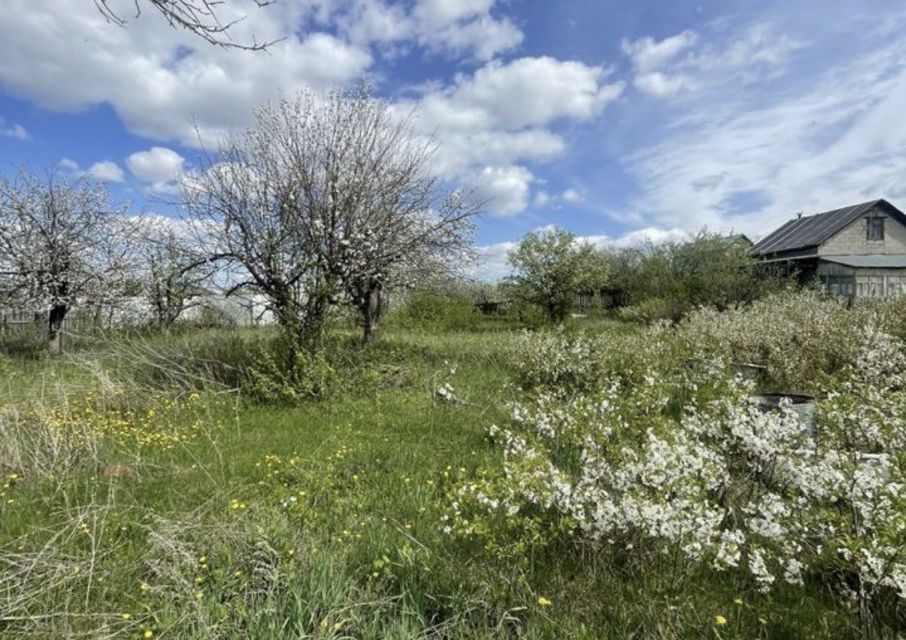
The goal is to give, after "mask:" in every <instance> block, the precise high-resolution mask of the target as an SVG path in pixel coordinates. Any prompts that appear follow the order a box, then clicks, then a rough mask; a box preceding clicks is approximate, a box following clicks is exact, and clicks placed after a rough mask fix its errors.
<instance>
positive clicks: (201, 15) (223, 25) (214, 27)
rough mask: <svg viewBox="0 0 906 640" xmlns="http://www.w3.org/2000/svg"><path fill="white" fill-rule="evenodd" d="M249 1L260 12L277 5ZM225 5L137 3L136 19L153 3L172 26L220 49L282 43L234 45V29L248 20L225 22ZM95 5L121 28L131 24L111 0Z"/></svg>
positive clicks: (182, 0)
mask: <svg viewBox="0 0 906 640" xmlns="http://www.w3.org/2000/svg"><path fill="white" fill-rule="evenodd" d="M248 1H249V2H252V3H254V4H255V6H256V8H258V9H261V8H264V7H266V6H268V5H271V4H274V3H275V2H276V0H248ZM223 3H224V0H133V4H134V7H135V17H136V18H138V17H139V16H140V15H141V13H142V7H143V6H144V5H145V4H149V5H151V6H152V7H153V8H154V9H156V10H157V11H158V12H160V14H161V15H163V16H164V18H165V19H166V21H167V22H168V23H169V24H170V26H171V27H174V28H178V29H184V30H186V31H188V32H189V33H191V34H193V35H196V36H198V37H199V38H201V39H202V40H204V41H205V42H208V43H209V44H213V45H216V46H218V47H224V48H228V49H244V50H246V51H264V50H265V49H267V48H268V47H270V46H271V45H273V44H275V43H277V42H279V40H270V41H265V42H257V40H255V39H254V38H253V39H252V42H250V43H241V42H233V41H232V39H231V38H230V33H229V32H230V29H231V28H232V27H234V26H236V24H238V23H239V22H241V21H242V20H244V19H245V18H244V17H242V18H238V19H236V20H231V21H228V22H224V21H223V20H221V18H220V15H219V14H218V8H219V7H220V5H222V4H223ZM94 4H95V6H96V7H97V9H98V11H100V13H101V15H102V16H104V18H105V19H106V20H107V21H108V22H111V23H113V24H116V25H120V26H125V25H126V23H127V22H128V19H127V18H124V17H123V16H122V13H121V12H119V11H117V10H115V9H114V8H113V7H111V6H110V5H111V0H94Z"/></svg>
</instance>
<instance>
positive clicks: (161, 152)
mask: <svg viewBox="0 0 906 640" xmlns="http://www.w3.org/2000/svg"><path fill="white" fill-rule="evenodd" d="M184 163H185V158H183V157H182V156H181V155H179V154H178V153H176V152H175V151H173V150H172V149H167V148H166V147H151V148H150V149H148V150H147V151H138V152H136V153H133V154H132V155H130V156H129V157H128V158H126V166H127V167H129V171H131V172H132V175H134V176H135V177H136V178H138V179H139V180H142V181H144V182H171V181H173V180H175V179H176V178H178V177H179V175H180V174H181V173H182V170H183V164H184Z"/></svg>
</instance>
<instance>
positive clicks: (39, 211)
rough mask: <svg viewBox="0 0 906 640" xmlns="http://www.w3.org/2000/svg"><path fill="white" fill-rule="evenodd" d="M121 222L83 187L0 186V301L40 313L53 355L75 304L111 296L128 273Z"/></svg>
mask: <svg viewBox="0 0 906 640" xmlns="http://www.w3.org/2000/svg"><path fill="white" fill-rule="evenodd" d="M122 220H123V218H122V217H121V216H119V215H117V214H116V213H115V212H114V211H112V208H111V206H110V204H109V201H108V195H107V191H106V189H105V188H104V187H102V186H101V185H98V184H95V183H92V182H90V181H88V180H85V179H81V180H77V181H74V182H73V181H68V180H66V179H62V178H60V177H58V176H54V175H50V176H49V177H48V178H47V179H41V178H39V177H37V176H35V175H33V174H31V173H28V172H27V171H25V170H23V171H21V172H20V173H19V174H18V176H16V177H15V178H12V179H6V178H3V179H0V298H2V300H4V301H5V302H6V304H14V305H20V306H28V307H32V308H34V309H35V310H41V311H46V313H47V342H48V349H49V350H50V351H51V353H59V352H60V350H61V348H62V343H61V330H62V328H63V322H64V320H65V319H66V317H67V315H68V314H69V311H70V310H71V309H72V307H73V306H74V305H76V304H77V303H102V302H109V301H110V300H112V299H114V298H116V297H117V295H118V292H119V291H120V287H119V285H121V284H122V283H123V282H124V280H125V279H126V277H127V274H128V272H129V270H128V268H127V263H128V260H127V258H128V257H129V253H130V245H129V243H128V242H126V241H125V239H126V229H125V227H124V225H123V224H122Z"/></svg>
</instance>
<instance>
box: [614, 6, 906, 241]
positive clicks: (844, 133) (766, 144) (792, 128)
mask: <svg viewBox="0 0 906 640" xmlns="http://www.w3.org/2000/svg"><path fill="white" fill-rule="evenodd" d="M904 22H906V19H904ZM762 32H763V28H759V29H757V30H756V31H755V33H756V34H758V33H762ZM750 33H752V32H750ZM865 35H866V38H865V39H864V41H863V42H864V44H863V45H862V46H861V48H857V47H854V49H853V50H851V51H849V52H848V53H847V60H846V62H843V63H841V64H839V65H836V66H831V67H829V68H827V69H826V70H824V71H818V72H816V73H814V74H813V75H801V76H800V77H799V78H798V80H797V83H796V84H794V85H791V84H789V83H786V82H784V83H782V85H781V86H778V87H777V88H776V90H775V91H769V87H771V86H772V85H766V84H765V83H764V82H762V83H760V84H758V85H753V86H752V87H751V88H748V87H746V86H744V85H736V87H737V90H736V91H733V92H730V91H726V90H724V91H722V92H719V93H718V90H717V89H715V90H714V91H706V92H704V93H703V94H702V95H701V96H700V97H699V98H698V99H696V100H691V101H689V102H687V103H684V104H682V105H677V107H676V110H675V112H674V113H672V114H671V119H672V120H673V121H674V122H678V123H681V126H676V127H674V128H673V129H672V130H670V131H669V132H667V134H666V135H664V136H662V137H661V138H660V140H659V141H658V142H657V143H655V144H653V145H651V146H649V147H647V148H644V149H642V150H640V151H637V152H635V153H633V154H631V155H630V156H629V158H628V161H627V167H628V168H629V170H630V172H631V173H632V175H633V176H634V177H635V179H636V181H637V183H638V184H640V185H644V190H643V191H641V192H640V194H639V195H638V197H637V198H636V199H635V201H633V202H632V203H631V204H630V206H629V207H627V210H626V215H625V216H623V219H624V220H625V221H627V222H630V223H632V224H639V225H652V226H656V227H660V228H670V227H680V228H683V229H687V230H690V231H695V230H698V229H701V228H702V227H706V226H707V227H708V228H710V229H712V230H715V231H730V230H735V231H738V232H743V233H746V234H749V235H750V237H758V236H760V235H763V234H764V233H766V232H769V231H770V230H772V229H773V228H774V227H775V226H776V225H778V224H780V223H781V222H783V221H784V220H786V219H788V218H789V217H791V216H792V215H793V213H794V212H796V211H802V210H804V211H807V212H815V211H821V210H826V209H831V208H836V207H840V206H844V205H847V204H852V203H855V202H860V201H864V200H868V199H872V198H877V197H886V198H889V199H891V200H892V201H893V202H894V203H895V204H897V203H898V202H899V203H900V204H906V185H904V183H903V181H902V176H903V175H906V151H904V149H906V126H903V124H902V118H901V114H902V113H903V111H904V110H906V44H904V43H903V42H902V41H901V40H900V39H899V38H898V37H895V36H891V37H888V38H886V39H885V38H882V37H880V36H879V35H878V34H872V33H871V32H868V33H866V34H865ZM775 41H776V40H775ZM780 41H781V42H783V43H785V44H782V45H779V49H780V50H783V51H785V53H781V54H777V55H780V57H783V56H785V55H788V52H789V51H790V50H791V49H790V47H791V46H793V45H791V44H790V43H791V42H793V41H792V40H789V39H781V40H780ZM750 42H752V43H756V44H759V43H760V44H759V47H761V48H760V49H759V50H762V51H765V52H764V53H762V54H753V55H756V56H757V57H761V58H762V59H764V60H766V61H768V63H769V64H773V61H775V60H777V59H778V57H777V55H775V53H776V51H777V49H776V48H775V53H769V52H767V51H766V50H765V49H764V46H762V45H764V42H765V41H764V39H763V37H762V36H760V35H759V36H757V37H753V38H751V39H750ZM869 43H870V44H869ZM797 46H798V45H797ZM826 46H835V45H834V44H831V45H826ZM756 48H757V47H756ZM750 50H751V49H750ZM812 55H828V54H827V52H822V51H821V50H820V49H818V50H816V51H813V52H812ZM721 73H722V74H723V75H722V76H721V75H719V74H715V75H713V76H712V78H711V79H712V80H713V81H714V82H715V83H717V82H718V80H719V79H720V77H723V78H724V80H725V82H726V81H729V80H730V79H731V78H734V77H738V76H737V75H736V74H734V73H733V72H732V71H731V70H730V69H729V68H728V67H722V68H721ZM717 95H720V96H721V97H722V99H721V100H716V99H715V97H716V96H717Z"/></svg>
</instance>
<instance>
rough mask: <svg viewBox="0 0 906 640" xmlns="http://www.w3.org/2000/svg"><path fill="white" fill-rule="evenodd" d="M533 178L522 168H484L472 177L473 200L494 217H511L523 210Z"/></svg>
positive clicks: (526, 203) (526, 204) (527, 200)
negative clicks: (480, 202)
mask: <svg viewBox="0 0 906 640" xmlns="http://www.w3.org/2000/svg"><path fill="white" fill-rule="evenodd" d="M533 180H534V176H533V175H532V173H531V171H529V170H528V169H526V168H524V167H519V166H509V167H484V168H483V169H481V171H478V172H477V173H476V174H474V175H473V176H472V180H471V182H472V184H473V185H474V188H475V198H476V199H477V200H479V201H482V202H486V203H487V205H486V207H487V209H488V210H489V211H490V212H491V213H493V214H496V215H500V216H512V215H515V214H517V213H519V212H520V211H523V210H525V208H526V207H527V206H528V202H529V193H530V190H531V186H530V185H531V183H532V181H533Z"/></svg>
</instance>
